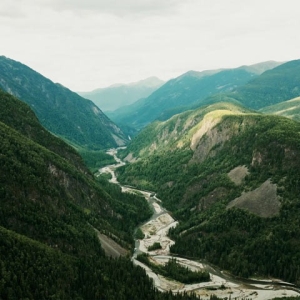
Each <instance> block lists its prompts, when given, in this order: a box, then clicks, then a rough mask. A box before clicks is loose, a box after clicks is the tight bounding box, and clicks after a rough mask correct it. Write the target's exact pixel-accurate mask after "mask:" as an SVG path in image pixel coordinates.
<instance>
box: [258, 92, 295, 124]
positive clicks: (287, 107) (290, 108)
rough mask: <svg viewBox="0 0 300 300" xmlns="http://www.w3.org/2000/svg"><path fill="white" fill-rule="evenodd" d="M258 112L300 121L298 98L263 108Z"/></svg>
mask: <svg viewBox="0 0 300 300" xmlns="http://www.w3.org/2000/svg"><path fill="white" fill-rule="evenodd" d="M260 112H262V113H264V114H272V115H277V116H284V117H287V118H290V119H293V120H295V121H300V97H297V98H294V99H291V100H288V101H284V102H280V103H278V104H274V105H271V106H267V107H264V108H262V109H260Z"/></svg>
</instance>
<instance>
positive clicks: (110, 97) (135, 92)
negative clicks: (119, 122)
mask: <svg viewBox="0 0 300 300" xmlns="http://www.w3.org/2000/svg"><path fill="white" fill-rule="evenodd" d="M163 84H164V81H162V80H160V79H158V78H157V77H149V78H147V79H144V80H141V81H138V82H134V83H130V84H115V85H112V86H109V87H107V88H100V89H96V90H94V91H91V92H79V93H78V94H79V95H81V96H82V97H84V98H87V99H90V100H92V101H93V102H94V103H95V104H96V105H97V106H98V107H100V108H101V110H102V111H104V112H106V111H113V110H116V109H118V108H120V107H122V106H125V105H130V104H132V103H134V102H135V101H137V100H139V99H141V98H146V97H148V96H149V95H150V94H152V93H153V92H154V91H155V90H157V89H158V88H159V87H161V86H162V85H163Z"/></svg>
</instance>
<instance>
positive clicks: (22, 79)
mask: <svg viewBox="0 0 300 300" xmlns="http://www.w3.org/2000/svg"><path fill="white" fill-rule="evenodd" d="M0 70H1V71H0V88H1V89H3V90H4V91H7V92H8V93H10V94H12V95H14V96H16V97H18V98H19V99H21V100H22V101H24V102H26V103H27V104H29V105H30V107H31V108H32V110H33V111H34V112H35V114H36V115H37V117H38V119H39V120H40V122H41V123H42V125H43V126H45V127H46V128H47V129H48V130H49V131H51V132H52V133H54V134H55V135H57V136H60V137H62V138H64V139H65V140H67V141H69V143H71V144H73V145H74V146H77V147H84V148H89V149H107V148H110V147H117V146H122V145H125V144H126V143H127V141H128V139H127V137H126V136H125V135H124V133H123V132H122V131H121V129H120V128H119V127H118V126H117V125H116V124H114V123H113V122H112V121H111V120H110V119H109V118H108V117H107V116H106V115H105V114H104V113H103V112H102V111H101V110H100V109H99V108H98V107H97V106H96V105H95V104H94V103H93V102H92V101H90V100H86V99H84V98H82V97H80V96H79V95H78V94H76V93H74V92H72V91H70V90H69V89H67V88H65V87H63V86H62V85H60V84H55V83H53V82H52V81H51V80H49V79H47V78H45V77H44V76H42V75H41V74H39V73H38V72H36V71H34V70H32V69H31V68H29V67H27V66H25V65H23V64H22V63H20V62H17V61H14V60H12V59H9V58H6V57H4V56H0Z"/></svg>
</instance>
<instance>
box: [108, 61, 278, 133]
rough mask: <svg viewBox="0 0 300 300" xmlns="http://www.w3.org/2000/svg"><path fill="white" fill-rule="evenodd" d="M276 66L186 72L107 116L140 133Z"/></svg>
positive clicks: (273, 63)
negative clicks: (161, 119) (164, 115)
mask: <svg viewBox="0 0 300 300" xmlns="http://www.w3.org/2000/svg"><path fill="white" fill-rule="evenodd" d="M278 64H279V63H277V62H266V63H260V64H256V65H253V66H248V67H247V66H242V67H239V68H236V69H219V70H210V71H203V72H196V71H189V72H187V73H185V74H183V75H181V76H179V77H177V78H175V79H172V80H170V81H168V82H167V83H165V84H164V85H163V86H162V87H161V88H159V89H158V90H156V91H155V92H153V93H152V94H151V95H150V96H149V97H147V98H146V99H141V100H139V101H137V102H135V103H134V104H132V105H130V106H127V107H123V108H120V109H118V110H116V111H114V112H112V113H109V114H108V115H109V117H110V118H111V119H112V120H114V121H115V122H116V123H117V124H120V126H121V125H127V126H131V127H134V128H136V129H138V130H139V129H141V128H143V127H144V126H146V125H147V124H149V123H150V122H152V121H154V120H156V119H157V118H160V116H161V115H163V114H166V112H168V113H167V117H170V116H172V115H173V114H176V113H179V112H182V111H184V110H187V109H188V107H189V106H191V105H192V104H194V103H196V102H197V103H198V102H201V103H202V105H203V104H205V103H207V102H205V99H206V98H207V97H209V96H211V95H214V94H217V93H218V94H219V93H222V92H230V91H232V90H234V89H236V88H237V87H238V86H241V85H244V84H245V83H247V82H248V81H249V80H250V79H253V78H254V77H256V76H258V75H259V74H260V72H261V71H263V70H265V69H268V68H272V67H274V66H277V65H278ZM172 110H173V112H172ZM170 111H171V112H172V113H173V114H172V113H170ZM164 119H165V118H164Z"/></svg>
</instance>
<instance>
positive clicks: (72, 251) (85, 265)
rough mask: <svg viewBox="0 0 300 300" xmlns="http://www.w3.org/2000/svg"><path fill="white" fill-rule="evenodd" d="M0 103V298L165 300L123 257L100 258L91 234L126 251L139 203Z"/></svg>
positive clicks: (141, 211) (8, 103)
mask: <svg viewBox="0 0 300 300" xmlns="http://www.w3.org/2000/svg"><path fill="white" fill-rule="evenodd" d="M0 103H1V107H2V108H3V107H5V113H1V114H0V138H1V144H0V165H1V169H0V199H1V201H0V207H1V209H0V235H1V239H0V274H1V289H0V298H1V299H25V298H28V299H50V298H51V299H99V298H100V299H101V298H105V299H129V298H130V299H140V298H139V297H142V298H143V299H166V297H167V296H168V295H163V294H161V293H158V292H157V291H155V289H154V287H153V284H152V282H151V281H150V280H149V278H147V277H146V275H145V273H144V271H142V270H141V269H140V268H137V267H134V266H133V265H132V263H131V262H130V260H129V259H128V258H127V259H126V258H120V259H118V260H115V261H114V260H111V259H108V258H106V257H105V256H104V252H103V250H102V248H101V246H100V242H99V241H98V238H97V236H96V232H95V229H97V230H98V231H100V232H102V233H103V234H106V235H110V236H111V238H113V239H114V240H115V241H116V242H118V243H119V244H120V245H122V246H123V247H125V248H126V249H127V251H128V250H129V249H131V248H132V247H133V238H132V234H133V232H134V228H135V227H136V226H137V224H139V223H140V222H142V221H143V220H145V219H147V218H148V217H149V216H150V215H151V211H150V209H149V207H148V205H147V203H146V201H145V200H144V199H143V198H141V197H139V196H136V195H131V194H123V193H122V192H121V189H120V188H119V187H117V186H112V185H110V184H108V182H106V181H104V180H100V181H99V182H97V181H95V179H94V177H93V176H91V174H90V173H89V172H88V170H87V169H86V167H85V166H84V165H83V163H82V161H81V159H80V157H79V156H78V155H77V154H76V152H75V151H74V150H73V149H72V148H71V147H70V146H68V145H67V144H65V143H64V142H63V141H60V140H59V139H58V138H56V137H54V136H53V135H51V134H50V133H49V132H48V131H47V130H45V129H44V128H43V127H42V126H41V125H39V124H38V122H37V119H36V117H35V116H34V114H33V112H32V111H31V110H30V109H29V107H28V105H26V104H24V103H22V102H21V101H18V100H17V99H16V98H14V97H12V96H11V95H9V94H7V93H3V92H1V93H0ZM3 103H5V105H4V104H3ZM48 146H49V148H50V149H51V148H52V149H51V150H50V149H49V148H48ZM59 153H62V155H63V157H62V156H60V155H59ZM73 161H74V164H73V163H72V162H73ZM94 228H95V229H94ZM135 285H137V286H135ZM141 295H142V296H141ZM168 299H169V298H168ZM174 299H182V297H181V296H178V297H176V296H175V297H174ZM191 299H192V298H191Z"/></svg>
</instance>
